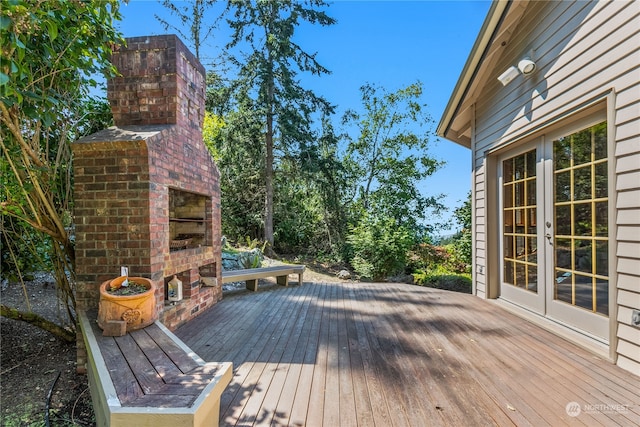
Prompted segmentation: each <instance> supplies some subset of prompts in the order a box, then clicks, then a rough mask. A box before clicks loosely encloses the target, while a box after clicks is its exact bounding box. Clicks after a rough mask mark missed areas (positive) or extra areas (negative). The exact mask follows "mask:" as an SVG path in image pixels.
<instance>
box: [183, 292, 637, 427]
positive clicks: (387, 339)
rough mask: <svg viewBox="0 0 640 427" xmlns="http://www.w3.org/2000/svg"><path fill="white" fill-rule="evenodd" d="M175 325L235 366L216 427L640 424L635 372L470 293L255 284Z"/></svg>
mask: <svg viewBox="0 0 640 427" xmlns="http://www.w3.org/2000/svg"><path fill="white" fill-rule="evenodd" d="M176 334H177V335H178V336H179V337H180V338H181V339H182V340H183V341H185V343H186V344H187V345H188V346H189V347H191V348H192V349H193V350H194V351H195V352H196V353H197V354H198V355H199V356H200V357H202V358H203V359H205V360H206V361H216V362H224V361H231V362H233V364H234V377H233V380H232V382H231V384H230V386H229V387H228V388H227V390H226V391H225V392H224V393H223V395H222V398H221V410H220V424H221V425H243V426H244V425H276V426H284V425H291V426H301V425H306V426H327V427H333V426H367V427H368V426H382V427H385V426H419V425H429V426H438V425H440V426H463V425H464V426H467V425H474V426H483V425H487V426H491V425H498V426H509V425H516V426H545V425H548V426H562V425H576V426H581V425H582V426H598V425H602V426H615V425H621V426H632V425H636V426H637V425H640V394H639V384H640V378H638V377H636V376H633V375H632V374H630V373H628V372H626V371H624V370H622V369H620V368H618V367H616V366H614V365H613V364H611V363H610V362H608V361H605V360H601V359H599V358H598V357H596V356H595V355H593V354H591V353H589V352H588V351H586V350H584V349H582V348H580V347H577V346H575V345H573V344H571V343H569V342H568V341H566V340H563V339H562V338H560V337H558V336H556V335H553V334H552V333H550V332H548V331H546V330H544V329H542V328H540V327H538V326H536V325H534V324H532V323H530V322H528V321H526V320H523V319H521V318H519V317H517V316H516V315H514V314H512V313H510V312H508V311H506V310H504V309H503V308H502V307H500V306H499V305H498V304H495V303H493V302H490V301H484V300H481V299H479V298H476V297H472V296H470V295H463V294H457V293H453V292H447V291H440V290H435V289H427V288H421V287H415V286H411V285H404V284H392V283H386V284H376V283H346V282H345V283H305V285H304V286H292V287H288V288H283V287H275V286H274V287H271V288H269V287H264V288H260V289H259V291H258V292H244V293H242V292H241V293H240V294H239V295H234V296H231V297H225V298H224V299H223V300H222V301H221V302H219V303H218V304H216V305H215V306H213V307H212V308H211V309H209V310H207V311H206V312H204V313H202V314H201V315H200V316H198V318H196V319H194V320H193V321H191V322H189V323H187V324H185V325H183V326H181V327H180V328H179V329H178V330H177V331H176ZM570 402H577V403H578V404H579V405H581V407H582V408H584V410H583V411H582V413H581V414H580V415H579V416H577V417H571V416H569V414H567V411H566V405H567V404H569V403H570ZM598 405H600V406H598ZM607 405H608V406H607ZM620 406H622V407H623V409H621V410H620V409H619V410H618V411H616V410H615V408H616V407H618V408H619V407H620ZM594 408H595V409H594ZM598 408H599V409H598ZM612 408H614V409H612Z"/></svg>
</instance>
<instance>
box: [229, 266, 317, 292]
mask: <svg viewBox="0 0 640 427" xmlns="http://www.w3.org/2000/svg"><path fill="white" fill-rule="evenodd" d="M305 269H306V267H305V266H304V265H276V266H272V267H264V268H249V269H245V270H231V271H223V272H222V283H229V282H241V281H245V282H246V286H247V289H249V290H251V291H257V290H258V279H264V278H266V277H275V278H276V282H277V283H278V285H281V286H288V285H289V275H290V274H297V275H298V284H299V285H302V276H303V274H304V271H305Z"/></svg>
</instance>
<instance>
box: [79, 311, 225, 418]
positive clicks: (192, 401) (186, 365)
mask: <svg viewBox="0 0 640 427" xmlns="http://www.w3.org/2000/svg"><path fill="white" fill-rule="evenodd" d="M93 314H95V313H89V314H87V313H80V316H79V319H80V327H81V329H82V334H83V337H84V341H85V344H86V347H87V355H88V359H87V360H88V363H87V365H88V366H87V373H88V377H89V387H90V390H91V397H92V401H93V407H94V410H95V416H96V423H97V425H98V426H100V427H102V426H114V427H115V426H117V427H129V426H130V427H134V426H143V425H145V426H147V425H148V426H153V427H176V426H189V427H195V426H218V420H219V411H220V395H221V394H222V392H223V391H224V389H225V388H226V387H227V385H228V384H229V382H230V381H231V376H232V364H231V363H230V362H225V363H205V362H204V361H203V360H202V359H200V358H199V357H198V356H197V355H196V354H195V353H194V352H193V351H191V350H190V349H189V347H187V346H186V345H185V344H184V343H183V342H182V341H180V339H179V338H177V337H176V336H175V335H174V334H173V333H171V332H170V331H169V330H168V329H167V328H166V327H165V326H164V325H162V324H161V323H160V322H156V323H154V324H152V325H150V326H147V327H146V328H143V329H139V330H137V331H132V332H129V333H127V334H126V335H124V336H121V337H106V336H103V335H102V331H101V330H100V328H98V326H97V324H96V322H95V320H93V321H90V320H89V319H90V318H91V319H95V317H94V316H93Z"/></svg>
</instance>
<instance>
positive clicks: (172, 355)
mask: <svg viewBox="0 0 640 427" xmlns="http://www.w3.org/2000/svg"><path fill="white" fill-rule="evenodd" d="M144 331H145V332H146V333H147V334H148V335H149V336H150V337H151V338H152V339H153V340H154V341H155V342H156V344H157V345H158V346H159V347H160V348H162V350H163V351H164V353H165V354H166V355H167V357H169V359H171V361H172V362H173V363H174V364H175V366H176V367H177V368H178V369H179V370H180V371H182V373H187V372H190V371H192V370H194V369H197V368H199V367H200V365H199V364H198V363H197V362H196V361H195V360H193V357H191V356H190V355H189V354H187V353H185V351H184V350H183V349H182V348H180V347H179V346H178V345H177V344H176V343H175V342H174V341H173V340H172V339H171V338H169V337H168V336H167V334H165V333H164V332H163V331H162V330H161V329H160V328H159V327H158V326H157V325H155V324H153V325H150V326H147V327H146V328H144Z"/></svg>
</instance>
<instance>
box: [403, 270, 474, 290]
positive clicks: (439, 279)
mask: <svg viewBox="0 0 640 427" xmlns="http://www.w3.org/2000/svg"><path fill="white" fill-rule="evenodd" d="M413 280H414V284H416V285H420V286H427V287H430V288H437V289H445V290H448V291H455V292H462V293H466V294H470V293H471V290H472V283H471V277H470V275H466V274H452V273H451V272H449V271H447V270H446V269H438V270H436V271H431V272H425V271H422V270H418V271H416V272H415V273H414V274H413Z"/></svg>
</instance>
